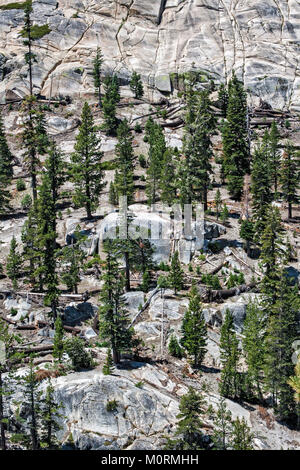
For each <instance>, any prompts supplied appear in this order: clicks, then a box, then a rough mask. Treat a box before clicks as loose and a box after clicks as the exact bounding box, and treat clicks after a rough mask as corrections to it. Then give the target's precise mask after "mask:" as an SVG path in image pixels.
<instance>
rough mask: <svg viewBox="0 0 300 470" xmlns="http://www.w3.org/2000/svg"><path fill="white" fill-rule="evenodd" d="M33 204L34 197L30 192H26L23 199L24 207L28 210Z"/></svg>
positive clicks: (22, 204)
mask: <svg viewBox="0 0 300 470" xmlns="http://www.w3.org/2000/svg"><path fill="white" fill-rule="evenodd" d="M31 205H32V198H31V196H30V194H26V195H25V196H24V197H23V199H22V201H21V206H22V209H23V210H27V209H29V208H30V207H31Z"/></svg>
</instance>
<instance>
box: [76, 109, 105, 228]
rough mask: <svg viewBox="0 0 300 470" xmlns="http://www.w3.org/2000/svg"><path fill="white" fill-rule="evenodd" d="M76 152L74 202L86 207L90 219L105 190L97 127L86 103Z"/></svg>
mask: <svg viewBox="0 0 300 470" xmlns="http://www.w3.org/2000/svg"><path fill="white" fill-rule="evenodd" d="M74 150H75V151H74V153H73V154H72V156H71V161H72V162H71V176H72V180H73V181H74V183H75V195H74V198H73V199H74V202H75V204H76V205H77V206H79V207H85V210H86V215H87V218H88V219H91V218H92V210H93V209H95V207H96V206H97V204H98V202H99V198H100V194H101V192H102V190H103V187H104V185H105V184H104V183H103V169H102V164H101V160H102V157H103V152H101V151H100V144H99V138H98V135H97V128H96V126H95V124H94V119H93V115H92V112H91V110H90V107H89V105H88V103H87V102H85V103H84V105H83V109H82V113H81V125H80V127H79V133H78V135H77V137H76V144H75V148H74Z"/></svg>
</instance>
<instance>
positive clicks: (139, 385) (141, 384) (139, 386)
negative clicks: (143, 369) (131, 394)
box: [135, 380, 144, 388]
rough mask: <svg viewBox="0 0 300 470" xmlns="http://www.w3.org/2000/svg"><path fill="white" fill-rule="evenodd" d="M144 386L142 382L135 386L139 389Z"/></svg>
mask: <svg viewBox="0 0 300 470" xmlns="http://www.w3.org/2000/svg"><path fill="white" fill-rule="evenodd" d="M143 385H144V382H143V381H142V380H141V381H140V382H138V383H136V384H135V386H136V387H137V388H142V386H143Z"/></svg>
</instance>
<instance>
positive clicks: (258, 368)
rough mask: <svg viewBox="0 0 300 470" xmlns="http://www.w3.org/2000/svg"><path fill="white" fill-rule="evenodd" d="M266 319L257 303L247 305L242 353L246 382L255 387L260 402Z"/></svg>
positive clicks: (261, 396)
mask: <svg viewBox="0 0 300 470" xmlns="http://www.w3.org/2000/svg"><path fill="white" fill-rule="evenodd" d="M265 331H266V317H265V313H264V311H263V309H262V308H261V306H260V305H259V304H258V303H255V302H251V303H249V304H248V305H247V313H246V318H245V322H244V330H243V351H244V355H245V360H246V364H247V367H248V370H247V376H248V382H249V383H251V384H254V385H255V388H256V396H257V398H258V399H259V400H261V401H262V399H263V395H262V382H263V370H264V358H265V357H264V341H265Z"/></svg>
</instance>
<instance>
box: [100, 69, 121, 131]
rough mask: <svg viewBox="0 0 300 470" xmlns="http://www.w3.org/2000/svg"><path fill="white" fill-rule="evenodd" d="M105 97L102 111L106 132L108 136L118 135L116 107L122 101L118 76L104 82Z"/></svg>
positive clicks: (108, 78)
mask: <svg viewBox="0 0 300 470" xmlns="http://www.w3.org/2000/svg"><path fill="white" fill-rule="evenodd" d="M104 91H105V94H104V97H103V100H102V109H103V117H104V127H103V128H104V130H105V131H106V134H107V135H116V130H117V127H118V119H117V118H116V106H117V103H119V101H120V93H119V82H118V77H117V76H116V75H112V76H111V77H106V78H105V80H104Z"/></svg>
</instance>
